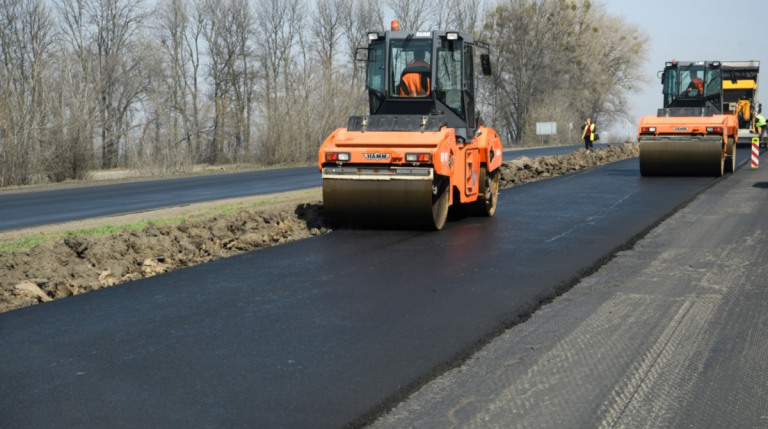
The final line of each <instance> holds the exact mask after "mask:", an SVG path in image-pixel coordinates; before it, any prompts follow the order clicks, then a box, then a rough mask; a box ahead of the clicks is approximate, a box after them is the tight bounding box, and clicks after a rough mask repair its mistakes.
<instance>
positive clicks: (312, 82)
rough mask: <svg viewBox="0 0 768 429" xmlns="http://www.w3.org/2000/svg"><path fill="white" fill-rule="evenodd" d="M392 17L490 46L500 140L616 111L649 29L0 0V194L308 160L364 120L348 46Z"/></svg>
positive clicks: (135, 2)
mask: <svg viewBox="0 0 768 429" xmlns="http://www.w3.org/2000/svg"><path fill="white" fill-rule="evenodd" d="M385 19H386V20H387V22H385ZM389 19H396V20H399V21H400V25H401V29H403V30H428V29H457V30H463V31H467V32H470V33H473V34H474V35H475V37H476V38H478V39H482V40H486V41H487V42H489V43H490V46H491V54H492V60H493V62H494V67H495V70H494V75H493V76H492V77H490V78H484V79H481V80H480V83H479V90H478V94H479V97H480V99H479V100H478V101H479V103H478V104H479V105H480V106H481V111H482V116H483V118H484V120H485V122H486V123H487V124H489V125H490V126H493V127H495V128H496V129H497V131H499V134H500V135H501V136H502V137H503V139H504V141H505V143H506V144H522V143H524V142H525V141H526V139H528V138H530V136H531V135H532V134H533V131H532V130H534V128H532V127H535V125H534V124H535V122H536V121H541V120H544V121H557V122H562V121H579V120H583V118H585V117H587V116H590V115H591V116H592V117H593V118H594V119H596V120H597V121H599V122H601V123H602V124H603V125H604V126H605V125H606V124H609V123H610V122H611V121H613V120H617V119H620V118H623V117H625V116H626V115H627V105H626V104H627V96H628V94H630V93H631V92H632V91H634V90H636V89H638V86H639V85H641V84H642V83H643V81H644V78H643V76H642V74H641V71H642V70H641V65H642V63H643V61H644V59H645V48H646V46H647V42H648V36H647V35H646V34H645V33H644V32H643V31H642V30H641V29H640V28H638V27H637V26H634V25H631V24H628V23H627V22H626V21H625V20H624V19H623V18H622V17H617V16H614V15H611V14H610V13H609V12H608V11H607V10H606V7H605V6H604V5H602V4H600V3H592V2H590V1H588V0H581V1H565V0H486V1H482V0H443V1H434V0H383V1H379V0H313V1H310V0H158V1H156V2H149V1H145V0H0V186H12V185H24V184H31V183H39V182H44V181H54V182H58V181H63V180H67V179H83V178H86V177H87V176H88V174H89V172H90V171H92V170H94V169H97V168H103V169H111V168H117V167H129V168H140V169H142V170H144V171H145V172H148V173H157V174H165V173H171V172H181V171H188V170H189V169H190V168H191V167H192V166H193V165H195V164H198V163H209V164H224V163H243V162H248V163H259V164H264V165H274V164H284V163H299V162H307V161H312V160H314V158H315V156H316V154H317V149H318V148H319V146H320V144H321V143H322V142H323V140H324V139H325V137H326V136H327V135H328V134H329V133H330V132H331V131H332V130H333V129H335V128H337V127H339V126H343V125H344V124H345V123H346V120H347V117H348V116H350V115H353V114H363V113H366V110H367V105H368V104H367V99H366V97H367V95H366V91H365V70H364V64H360V63H359V62H356V61H355V51H356V48H357V47H358V46H364V44H365V43H366V42H367V40H366V33H367V32H368V31H375V30H382V29H388V27H389V22H388V20H389ZM577 123H578V122H577Z"/></svg>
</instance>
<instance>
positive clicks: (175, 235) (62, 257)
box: [0, 202, 329, 312]
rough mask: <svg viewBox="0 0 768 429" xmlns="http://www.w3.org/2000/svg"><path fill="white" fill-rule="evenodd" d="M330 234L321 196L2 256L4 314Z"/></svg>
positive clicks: (0, 292)
mask: <svg viewBox="0 0 768 429" xmlns="http://www.w3.org/2000/svg"><path fill="white" fill-rule="evenodd" d="M327 232H329V229H328V228H326V226H325V224H324V217H323V208H322V205H321V204H320V203H319V202H315V203H307V204H299V205H298V206H296V205H293V206H286V207H275V208H269V209H263V210H242V211H240V212H239V213H237V214H233V215H221V216H217V217H214V218H211V219H205V220H189V221H184V222H182V223H180V224H177V225H161V226H158V225H153V224H150V225H148V226H147V227H145V228H144V229H142V230H138V231H131V232H123V233H119V234H115V235H109V236H93V237H69V238H66V239H65V240H64V242H62V243H55V244H53V246H52V247H50V246H36V247H34V248H32V249H31V250H30V251H28V252H14V253H4V254H0V312H3V311H9V310H13V309H16V308H21V307H26V306H29V305H33V304H37V303H39V302H45V301H50V300H52V299H58V298H65V297H68V296H70V295H76V294H80V293H84V292H88V291H92V290H96V289H101V288H103V287H108V286H113V285H116V284H118V283H123V282H127V281H130V280H136V279H140V278H143V277H150V276H153V275H156V274H160V273H164V272H167V271H171V270H175V269H178V268H184V267H189V266H193V265H198V264H202V263H205V262H209V261H212V260H215V259H220V258H225V257H227V256H232V255H234V254H238V253H243V252H248V251H251V250H255V249H260V248H263V247H269V246H274V245H278V244H282V243H285V242H288V241H292V240H300V239H302V238H306V237H310V236H313V235H320V234H324V233H327Z"/></svg>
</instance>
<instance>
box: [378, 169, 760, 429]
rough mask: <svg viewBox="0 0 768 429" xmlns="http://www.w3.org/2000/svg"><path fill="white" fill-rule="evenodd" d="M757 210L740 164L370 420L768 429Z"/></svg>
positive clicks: (414, 424)
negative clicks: (548, 301)
mask: <svg viewBox="0 0 768 429" xmlns="http://www.w3.org/2000/svg"><path fill="white" fill-rule="evenodd" d="M767 220H768V166H763V167H762V168H761V169H759V170H758V171H750V169H749V168H742V169H741V170H740V171H738V172H737V173H736V174H735V175H734V176H733V177H731V178H729V179H728V180H724V181H722V182H721V183H719V184H718V185H716V186H715V187H713V188H712V189H711V190H709V191H708V192H706V193H704V194H702V195H701V196H699V198H697V199H696V200H695V201H694V202H693V203H692V204H690V205H689V206H688V207H686V208H685V209H683V210H682V211H680V212H678V213H677V214H676V215H674V216H673V217H671V218H670V219H668V220H667V221H665V222H664V223H662V224H661V225H660V226H659V227H658V228H656V229H654V230H653V231H652V232H651V233H650V234H648V236H647V237H645V238H644V239H643V240H641V241H640V242H638V243H637V245H636V246H635V247H634V249H632V250H629V251H624V252H621V253H619V254H618V255H617V257H616V258H615V259H614V260H612V261H611V262H610V263H609V264H607V265H606V266H604V267H603V268H602V269H600V270H599V271H598V272H597V273H595V274H594V275H592V276H590V277H588V278H585V279H584V280H582V281H581V282H580V283H579V284H578V285H577V286H576V287H574V288H573V289H572V290H570V291H569V292H568V293H566V294H565V295H563V296H561V297H560V298H557V299H556V300H555V301H554V302H552V303H551V304H549V305H547V306H545V307H543V308H542V309H541V310H540V311H539V312H537V313H536V314H535V315H534V316H533V317H532V318H531V319H530V320H528V321H527V322H526V323H524V324H522V325H519V326H517V327H515V328H513V329H511V330H509V331H507V332H506V333H504V334H503V335H502V336H500V337H498V338H497V339H495V340H494V341H493V342H492V343H491V344H490V345H489V346H488V347H486V348H485V349H483V350H482V351H481V352H480V353H478V354H477V355H475V356H474V357H472V359H470V360H469V361H468V362H466V363H465V365H463V366H462V367H460V368H458V369H455V370H453V371H450V372H449V373H447V374H445V375H444V376H442V377H440V378H438V379H437V380H435V381H433V382H432V383H430V384H429V385H427V386H425V387H424V388H423V389H422V390H420V391H419V392H418V393H416V394H415V395H413V397H411V398H410V399H409V400H408V401H406V402H404V403H402V404H401V405H400V406H398V407H397V408H396V409H395V410H394V411H392V412H391V413H389V414H387V415H386V416H384V417H383V418H381V419H380V420H379V421H378V422H377V423H376V424H375V425H373V428H376V429H383V428H405V427H408V428H442V429H445V428H766V427H768V263H766V260H767V259H768V227H766V221H767Z"/></svg>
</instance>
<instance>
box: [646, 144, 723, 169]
mask: <svg viewBox="0 0 768 429" xmlns="http://www.w3.org/2000/svg"><path fill="white" fill-rule="evenodd" d="M722 146H723V143H722V142H719V141H693V140H691V141H664V140H659V141H641V142H640V174H641V175H643V176H715V177H720V176H722V175H723V171H724V166H725V164H724V160H725V158H724V153H723V147H722Z"/></svg>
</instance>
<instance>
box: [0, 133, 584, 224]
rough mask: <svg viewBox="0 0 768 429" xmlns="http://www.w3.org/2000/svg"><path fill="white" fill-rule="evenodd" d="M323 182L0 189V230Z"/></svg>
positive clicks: (204, 179)
mask: <svg viewBox="0 0 768 429" xmlns="http://www.w3.org/2000/svg"><path fill="white" fill-rule="evenodd" d="M578 147H580V146H556V147H546V148H534V149H519V150H510V151H507V152H506V153H505V156H506V157H507V158H510V157H518V156H528V157H535V156H550V155H559V154H565V153H570V152H573V151H574V150H576V149H577V148H578ZM321 185H322V180H321V178H320V172H319V171H318V169H317V167H299V168H283V169H275V170H262V171H250V172H243V173H226V174H211V175H205V176H195V177H184V178H174V179H163V180H150V181H139V182H129V183H117V184H108V185H94V186H84V187H75V188H63V189H56V190H44V191H30V192H5V193H0V231H10V230H15V229H20V228H27V227H34V226H41V225H48V224H56V223H62V222H69V221H75V220H82V219H88V218H94V217H102V216H113V215H118V214H125V213H135V212H142V211H146V210H154V209H159V208H165V207H175V206H182V205H187V204H192V203H199V202H205V201H214V200H222V199H226V198H237V197H248V196H254V195H264V194H272V193H277V192H286V191H295V190H301V189H308V188H314V187H318V186H321Z"/></svg>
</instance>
